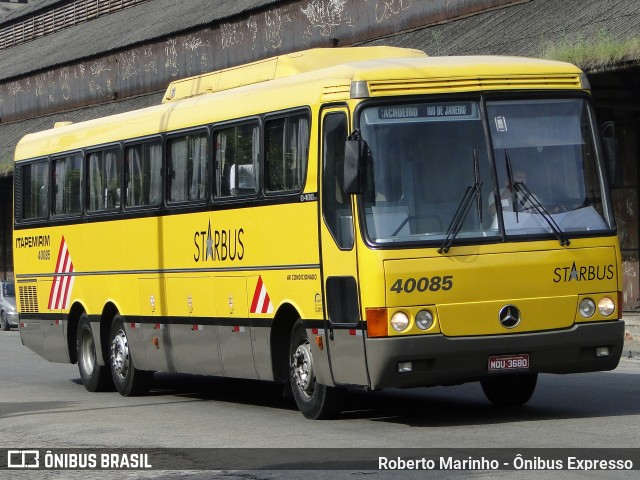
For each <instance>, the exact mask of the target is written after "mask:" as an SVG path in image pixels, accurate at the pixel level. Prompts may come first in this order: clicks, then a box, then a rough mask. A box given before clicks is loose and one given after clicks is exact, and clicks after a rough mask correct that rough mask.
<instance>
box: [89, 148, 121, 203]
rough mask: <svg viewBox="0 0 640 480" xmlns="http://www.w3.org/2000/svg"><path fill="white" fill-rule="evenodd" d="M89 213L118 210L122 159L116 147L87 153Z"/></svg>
mask: <svg viewBox="0 0 640 480" xmlns="http://www.w3.org/2000/svg"><path fill="white" fill-rule="evenodd" d="M88 158H89V161H88V165H89V167H88V168H89V211H92V212H99V211H105V210H114V209H117V208H120V205H121V202H122V199H121V189H122V157H121V156H120V149H119V148H118V147H113V148H109V149H107V150H100V151H97V152H91V153H89V157H88Z"/></svg>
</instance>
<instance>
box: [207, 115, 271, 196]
mask: <svg viewBox="0 0 640 480" xmlns="http://www.w3.org/2000/svg"><path fill="white" fill-rule="evenodd" d="M214 138H215V142H216V152H215V165H216V193H215V196H216V197H238V196H247V195H255V194H256V193H257V192H258V186H259V181H258V180H259V179H258V157H259V152H260V143H259V127H258V124H246V125H238V126H234V127H230V128H225V129H223V130H218V131H217V132H215V137H214Z"/></svg>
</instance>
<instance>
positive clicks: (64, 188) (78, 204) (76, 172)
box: [51, 153, 82, 215]
mask: <svg viewBox="0 0 640 480" xmlns="http://www.w3.org/2000/svg"><path fill="white" fill-rule="evenodd" d="M52 168H53V202H52V204H51V214H52V215H78V214H80V213H82V192H81V185H82V184H81V178H82V155H81V154H80V153H77V154H72V155H68V156H65V157H58V158H55V159H54V160H53V162H52Z"/></svg>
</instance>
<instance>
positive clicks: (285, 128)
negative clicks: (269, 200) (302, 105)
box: [264, 113, 309, 193]
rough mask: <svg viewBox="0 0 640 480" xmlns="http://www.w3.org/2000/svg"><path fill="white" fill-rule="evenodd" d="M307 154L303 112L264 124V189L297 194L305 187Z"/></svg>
mask: <svg viewBox="0 0 640 480" xmlns="http://www.w3.org/2000/svg"><path fill="white" fill-rule="evenodd" d="M308 152H309V118H308V115H307V114H306V113H304V114H296V115H289V116H287V117H284V118H276V119H272V120H267V122H265V157H266V158H265V164H264V168H265V190H266V191H267V192H268V193H283V192H297V191H300V190H301V189H302V187H303V186H304V175H305V173H306V166H307V157H308Z"/></svg>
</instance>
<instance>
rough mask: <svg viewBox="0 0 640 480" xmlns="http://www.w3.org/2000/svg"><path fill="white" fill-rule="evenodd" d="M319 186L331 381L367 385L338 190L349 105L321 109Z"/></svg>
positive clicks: (346, 213) (347, 218) (348, 229)
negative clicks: (320, 184) (346, 107)
mask: <svg viewBox="0 0 640 480" xmlns="http://www.w3.org/2000/svg"><path fill="white" fill-rule="evenodd" d="M321 125H322V159H323V160H322V172H321V178H322V186H321V194H320V202H321V208H322V215H321V219H320V240H321V245H322V246H321V252H322V274H323V293H324V318H325V320H324V327H325V338H326V339H327V342H326V343H327V350H328V355H329V362H330V367H331V374H332V376H333V381H334V383H336V384H342V385H368V384H369V381H368V377H367V369H366V362H365V348H364V325H363V322H362V321H361V319H360V304H359V298H360V295H359V293H358V281H357V278H358V269H357V255H356V245H355V241H354V223H353V204H352V200H351V198H350V195H346V194H344V193H343V191H342V188H341V187H340V185H341V183H342V182H341V176H342V171H343V165H344V150H345V141H346V139H347V134H348V128H349V116H348V111H347V109H345V108H333V109H328V110H324V111H323V113H322V122H321Z"/></svg>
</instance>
